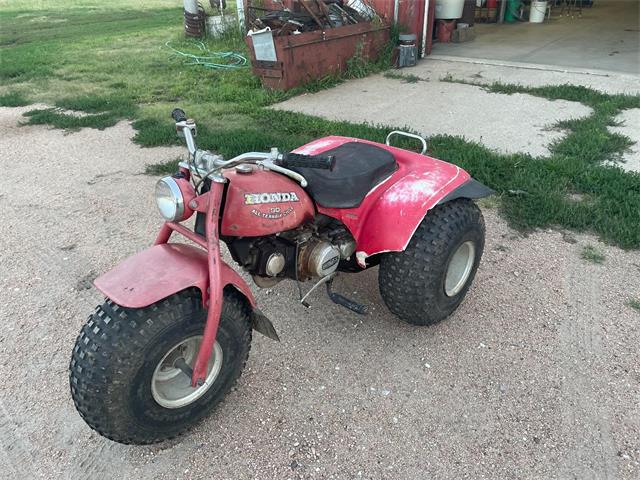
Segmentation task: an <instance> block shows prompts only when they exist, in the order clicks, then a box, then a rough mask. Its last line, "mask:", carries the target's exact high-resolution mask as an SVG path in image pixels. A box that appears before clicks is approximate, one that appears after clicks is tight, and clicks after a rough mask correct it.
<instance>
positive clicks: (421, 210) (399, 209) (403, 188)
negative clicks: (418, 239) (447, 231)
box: [356, 166, 470, 268]
mask: <svg viewBox="0 0 640 480" xmlns="http://www.w3.org/2000/svg"><path fill="white" fill-rule="evenodd" d="M452 167H454V168H453V169H450V168H448V169H442V170H440V171H439V170H436V169H428V170H427V169H425V170H423V171H413V172H410V173H408V174H407V175H406V176H404V177H402V178H401V179H399V180H398V181H397V182H395V183H394V184H393V185H391V186H390V187H389V188H387V189H386V190H385V191H384V192H382V193H381V194H380V195H379V196H378V197H377V199H376V200H375V202H374V204H373V206H372V208H370V209H369V211H368V214H367V215H366V218H365V220H364V222H363V223H362V225H363V226H362V229H361V230H360V232H359V234H358V237H357V239H356V259H357V261H358V264H359V265H360V266H361V267H363V268H364V267H366V261H365V260H366V258H367V257H370V256H371V255H375V254H378V253H384V252H400V251H403V250H405V249H406V248H407V245H408V244H409V242H410V241H411V238H412V237H413V234H414V233H415V231H416V230H417V228H418V226H419V225H420V223H421V222H422V220H423V219H424V217H425V215H427V212H428V211H429V210H431V209H432V208H433V207H435V206H436V205H437V204H438V203H439V202H440V201H441V200H443V199H444V198H446V197H447V196H448V195H449V194H451V193H452V192H455V191H456V190H457V189H458V188H459V187H460V186H461V185H463V184H464V183H466V182H467V181H468V180H469V178H470V177H469V174H468V173H467V172H465V171H464V170H462V169H461V168H459V167H455V166H452Z"/></svg>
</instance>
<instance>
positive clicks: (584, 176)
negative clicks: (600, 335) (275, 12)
mask: <svg viewBox="0 0 640 480" xmlns="http://www.w3.org/2000/svg"><path fill="white" fill-rule="evenodd" d="M32 3H34V2H26V1H24V0H17V1H11V2H8V1H1V2H0V22H1V23H2V26H3V28H2V30H0V105H5V106H18V105H25V104H30V103H36V102H37V103H45V104H48V105H52V106H55V107H58V108H46V109H34V110H33V111H32V112H29V113H28V114H27V120H26V121H27V122H28V123H31V124H48V125H53V126H56V127H59V128H66V129H76V128H82V127H93V128H107V127H109V126H111V125H114V124H115V123H116V122H118V121H120V120H122V119H131V120H134V127H135V128H136V130H137V135H136V138H135V140H136V142H138V143H139V144H141V145H143V146H157V145H170V144H177V143H179V139H178V138H177V137H176V135H175V131H174V128H173V122H172V120H171V119H170V117H169V112H170V111H171V110H172V108H174V107H176V106H181V107H183V108H184V109H185V110H186V111H187V112H188V113H189V115H190V116H191V117H193V118H195V119H196V120H197V122H198V128H199V135H198V143H199V145H200V146H201V147H202V148H208V149H212V150H215V151H217V152H219V153H221V154H223V155H225V156H232V155H236V154H238V153H241V152H244V151H250V150H266V149H268V148H269V147H271V146H277V147H279V148H282V149H291V148H294V147H296V146H299V145H301V144H303V143H306V142H308V141H309V140H311V139H313V138H316V137H319V136H323V135H329V134H338V135H346V136H354V137H361V138H367V139H371V140H375V141H383V140H384V137H385V135H386V133H387V132H388V131H389V130H390V129H392V127H393V126H380V125H376V126H374V125H362V124H360V125H356V124H350V123H347V122H332V121H327V120H324V119H320V118H316V117H311V116H307V115H302V114H296V113H290V112H282V111H273V110H269V109H267V108H265V107H267V106H269V105H271V104H273V103H275V102H278V101H282V100H284V99H285V98H287V97H288V96H290V95H292V94H294V93H296V92H290V93H288V94H284V93H279V92H268V91H265V90H263V89H262V88H261V86H260V82H259V80H258V79H257V78H255V77H254V76H253V75H252V74H251V71H250V69H249V68H239V69H230V70H212V69H206V68H202V67H199V66H191V65H186V64H185V60H184V59H183V58H179V57H177V56H175V55H173V54H172V52H171V50H170V49H169V48H167V47H166V43H167V42H170V44H171V45H172V46H173V47H175V48H178V49H180V50H183V51H189V52H194V53H197V51H198V50H197V46H196V45H195V43H193V42H190V41H185V40H184V38H183V33H182V32H183V26H182V10H181V8H180V7H179V6H177V7H176V6H174V5H175V2H170V1H161V0H153V1H146V2H139V3H136V4H132V3H130V2H124V1H122V0H117V1H115V2H108V3H106V2H95V1H81V0H75V1H64V2H63V1H62V0H55V1H53V2H35V4H36V6H33V5H32ZM132 5H135V9H134V8H133V7H132ZM206 45H207V46H208V48H209V49H210V50H212V51H218V52H220V51H233V52H239V53H243V54H245V55H246V46H245V44H244V41H243V39H242V38H241V37H240V36H239V35H228V36H227V37H226V38H224V39H221V40H218V41H215V42H207V43H206ZM352 66H353V72H352V75H354V76H361V75H364V74H367V73H368V72H370V71H371V70H374V69H379V68H380V65H376V66H374V67H370V66H367V65H366V64H363V63H362V62H359V61H354V62H352ZM388 76H389V78H398V79H399V80H401V81H407V82H417V81H419V80H420V79H419V78H417V77H415V78H414V77H413V76H408V77H404V76H402V75H401V74H395V73H391V74H388ZM337 81H338V80H337V79H335V78H328V79H324V80H321V81H317V82H315V83H314V84H312V85H309V86H308V87H307V88H308V89H310V90H314V89H319V88H325V87H327V86H331V85H333V84H335V83H336V82H337ZM489 88H491V90H492V91H499V92H501V93H511V92H522V93H527V94H530V95H537V96H544V97H545V98H551V99H554V98H558V99H560V98H562V99H566V100H573V101H579V102H582V103H584V104H586V105H588V106H590V107H592V108H593V114H592V115H591V116H589V117H587V118H585V119H579V120H575V121H570V122H565V123H563V124H562V125H558V127H561V128H565V129H568V130H569V131H570V133H569V135H567V136H566V137H565V138H564V139H563V140H561V141H559V142H558V143H556V144H555V145H553V148H552V154H551V155H550V156H549V157H547V158H537V159H533V158H531V157H529V156H528V155H524V154H516V155H504V154H498V153H495V152H492V151H490V150H488V149H486V148H484V147H482V146H480V145H478V144H475V143H471V142H467V141H465V140H463V139H461V138H458V137H450V136H437V137H433V138H431V139H430V147H431V153H432V154H433V155H434V156H436V157H439V158H442V159H444V160H448V161H450V162H453V163H456V164H458V165H460V166H462V167H463V168H465V169H467V170H468V171H469V172H470V173H471V174H472V175H473V176H474V177H476V178H477V179H478V180H480V181H482V182H484V183H486V184H487V185H489V186H491V187H492V188H494V189H495V190H496V191H497V192H498V196H499V197H498V198H499V202H497V206H498V208H499V209H500V210H501V212H502V213H503V215H504V216H505V217H506V218H507V219H508V220H509V222H510V224H511V225H512V226H514V227H516V228H519V229H521V230H524V231H526V230H532V229H535V228H541V227H547V226H554V225H559V226H563V227H568V228H572V229H576V230H589V231H594V232H596V233H598V234H599V235H600V236H601V237H602V238H603V239H605V240H607V241H609V242H610V243H613V244H616V245H619V246H621V247H623V248H640V175H638V174H631V173H625V172H623V171H622V170H621V169H618V168H613V167H604V166H602V165H601V163H602V162H603V161H604V160H610V159H615V158H616V157H618V156H619V155H620V154H621V153H622V152H624V150H625V149H626V148H628V147H629V145H630V141H629V139H628V138H626V137H624V136H622V135H619V134H615V133H611V132H610V131H609V130H608V129H607V126H609V125H612V124H613V122H614V121H613V117H614V116H615V115H616V114H618V113H619V112H620V111H621V110H623V109H627V108H633V107H637V106H639V105H640V97H639V96H624V95H606V94H602V93H598V92H595V91H593V90H589V89H586V88H583V87H575V86H568V85H567V86H554V87H543V88H524V87H520V86H517V85H494V86H492V87H489ZM68 110H72V111H78V112H84V113H86V114H88V115H73V114H69V113H65V111H68ZM172 168H173V165H167V166H155V167H154V168H153V169H152V171H153V173H154V174H158V173H160V172H162V171H166V170H167V169H172Z"/></svg>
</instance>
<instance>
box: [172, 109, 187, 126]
mask: <svg viewBox="0 0 640 480" xmlns="http://www.w3.org/2000/svg"><path fill="white" fill-rule="evenodd" d="M171 118H173V119H174V120H175V121H176V123H177V122H186V121H187V114H186V113H184V110H182V109H181V108H174V109H173V111H172V112H171Z"/></svg>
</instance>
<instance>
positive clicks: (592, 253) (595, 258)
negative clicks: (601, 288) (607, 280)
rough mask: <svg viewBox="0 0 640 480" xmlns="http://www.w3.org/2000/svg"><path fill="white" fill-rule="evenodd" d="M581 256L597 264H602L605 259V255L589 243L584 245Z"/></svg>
mask: <svg viewBox="0 0 640 480" xmlns="http://www.w3.org/2000/svg"><path fill="white" fill-rule="evenodd" d="M580 256H581V257H582V259H583V260H586V261H588V262H591V263H597V264H601V263H603V262H604V260H605V256H604V255H603V254H602V253H601V252H600V250H598V249H597V248H596V247H594V246H593V245H587V246H586V247H584V248H583V249H582V254H581V255H580Z"/></svg>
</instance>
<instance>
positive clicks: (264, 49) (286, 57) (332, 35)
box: [246, 22, 389, 90]
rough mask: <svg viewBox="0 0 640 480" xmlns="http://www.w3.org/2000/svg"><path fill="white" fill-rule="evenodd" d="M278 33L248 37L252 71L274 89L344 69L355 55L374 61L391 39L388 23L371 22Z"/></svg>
mask: <svg viewBox="0 0 640 480" xmlns="http://www.w3.org/2000/svg"><path fill="white" fill-rule="evenodd" d="M276 33H277V32H275V31H274V32H270V31H266V32H263V33H260V34H258V35H248V36H247V37H246V41H247V45H248V46H249V52H250V56H251V66H252V68H253V72H254V74H256V75H257V76H259V77H260V78H261V80H262V85H263V86H264V87H265V88H268V89H272V90H289V89H291V88H294V87H297V86H300V85H304V84H307V83H309V82H312V81H313V80H318V79H321V78H324V77H326V76H328V75H332V74H337V73H341V72H344V71H345V70H346V69H347V61H348V60H349V59H351V58H353V57H354V56H355V55H360V56H362V57H363V58H364V59H367V60H375V59H377V58H378V55H379V54H380V52H381V50H382V49H383V48H384V46H385V45H386V44H387V42H388V41H389V26H386V25H383V24H380V23H376V24H373V23H371V22H360V23H357V24H354V25H344V26H341V27H336V28H327V29H323V30H316V31H312V32H304V33H300V34H297V35H285V36H276Z"/></svg>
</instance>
